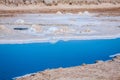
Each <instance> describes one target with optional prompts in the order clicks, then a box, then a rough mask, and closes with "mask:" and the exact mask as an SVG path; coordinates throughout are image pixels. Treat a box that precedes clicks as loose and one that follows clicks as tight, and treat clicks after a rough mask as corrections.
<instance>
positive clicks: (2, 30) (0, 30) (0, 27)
mask: <svg viewBox="0 0 120 80" xmlns="http://www.w3.org/2000/svg"><path fill="white" fill-rule="evenodd" d="M12 32H13V31H12V30H11V29H9V28H7V27H6V26H4V25H0V34H12Z"/></svg>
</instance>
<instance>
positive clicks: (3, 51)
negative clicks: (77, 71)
mask: <svg viewBox="0 0 120 80" xmlns="http://www.w3.org/2000/svg"><path fill="white" fill-rule="evenodd" d="M116 53H120V39H111V40H80V41H68V42H63V41H59V42H58V43H55V44H50V43H34V44H6V45H5V44H3V45H0V80H10V79H11V78H13V77H17V76H21V75H24V74H27V73H33V72H37V71H42V70H45V69H51V68H58V67H71V66H78V65H81V64H82V63H89V64H90V63H94V62H95V61H96V60H109V59H111V58H110V57H109V55H113V54H116Z"/></svg>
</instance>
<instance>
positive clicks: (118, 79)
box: [16, 56, 120, 80]
mask: <svg viewBox="0 0 120 80" xmlns="http://www.w3.org/2000/svg"><path fill="white" fill-rule="evenodd" d="M16 80H120V56H117V57H115V58H113V59H112V60H109V61H105V62H103V61H96V63H95V64H83V65H82V66H77V67H70V68H58V69H51V70H45V71H43V72H37V73H33V74H29V75H25V76H22V77H18V78H16Z"/></svg>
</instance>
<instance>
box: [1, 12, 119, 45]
mask: <svg viewBox="0 0 120 80" xmlns="http://www.w3.org/2000/svg"><path fill="white" fill-rule="evenodd" d="M0 15H1V17H0V43H1V44H14V43H36V42H51V43H55V42H57V41H59V40H63V41H68V40H90V39H115V38H119V37H120V16H105V15H99V14H94V13H89V12H87V11H85V12H83V13H81V12H79V13H78V14H72V13H61V12H57V13H56V14H16V15H14V16H9V15H10V14H0ZM6 15H7V16H6ZM98 15H99V16H98ZM15 28H18V29H25V28H26V30H15Z"/></svg>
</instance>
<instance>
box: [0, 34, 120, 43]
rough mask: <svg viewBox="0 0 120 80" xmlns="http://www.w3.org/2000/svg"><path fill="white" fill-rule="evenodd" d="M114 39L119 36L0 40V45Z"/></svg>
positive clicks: (119, 37)
mask: <svg viewBox="0 0 120 80" xmlns="http://www.w3.org/2000/svg"><path fill="white" fill-rule="evenodd" d="M115 39H120V35H119V36H117V37H115V36H105V37H103V36H102V37H101V36H91V37H88V36H82V37H81V38H80V39H79V38H76V39H75V38H72V37H71V38H64V39H57V38H56V39H53V40H52V39H51V40H47V39H26V40H25V39H24V40H20V39H19V40H0V44H32V43H51V44H55V43H57V42H59V41H64V42H67V41H81V40H115Z"/></svg>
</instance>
